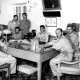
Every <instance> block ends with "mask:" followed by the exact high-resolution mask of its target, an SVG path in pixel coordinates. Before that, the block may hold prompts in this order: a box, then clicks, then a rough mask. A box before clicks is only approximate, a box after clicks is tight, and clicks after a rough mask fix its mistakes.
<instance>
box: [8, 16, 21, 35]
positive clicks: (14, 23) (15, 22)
mask: <svg viewBox="0 0 80 80" xmlns="http://www.w3.org/2000/svg"><path fill="white" fill-rule="evenodd" d="M15 27H20V22H19V21H18V16H17V15H14V16H13V20H12V21H9V23H8V29H9V30H11V32H12V34H13V33H14V32H15Z"/></svg>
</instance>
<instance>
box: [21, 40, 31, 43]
mask: <svg viewBox="0 0 80 80" xmlns="http://www.w3.org/2000/svg"><path fill="white" fill-rule="evenodd" d="M22 43H25V44H30V42H29V41H27V40H22Z"/></svg>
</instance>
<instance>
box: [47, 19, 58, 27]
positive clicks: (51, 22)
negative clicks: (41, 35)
mask: <svg viewBox="0 0 80 80" xmlns="http://www.w3.org/2000/svg"><path fill="white" fill-rule="evenodd" d="M45 25H46V27H57V17H46V18H45Z"/></svg>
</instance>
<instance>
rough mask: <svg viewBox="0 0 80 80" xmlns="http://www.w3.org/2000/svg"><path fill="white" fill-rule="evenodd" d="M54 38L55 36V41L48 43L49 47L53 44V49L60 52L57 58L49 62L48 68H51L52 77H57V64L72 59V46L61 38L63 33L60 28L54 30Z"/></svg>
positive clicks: (64, 38) (65, 39)
mask: <svg viewBox="0 0 80 80" xmlns="http://www.w3.org/2000/svg"><path fill="white" fill-rule="evenodd" d="M56 36H57V40H56V41H53V42H52V43H51V42H50V43H48V44H50V45H52V44H53V46H52V48H53V49H56V50H59V51H60V54H59V55H58V56H56V57H54V58H53V59H51V60H50V67H51V70H52V73H53V75H54V77H55V76H57V75H58V74H57V70H58V66H57V64H58V63H59V62H60V61H62V60H63V61H72V57H73V49H72V46H71V44H70V42H69V40H68V39H67V38H66V37H65V36H63V31H62V29H61V28H58V29H57V30H56ZM55 54H56V53H55ZM60 75H61V74H60Z"/></svg>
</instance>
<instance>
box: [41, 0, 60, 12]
mask: <svg viewBox="0 0 80 80" xmlns="http://www.w3.org/2000/svg"><path fill="white" fill-rule="evenodd" d="M42 4H43V11H53V10H61V0H42Z"/></svg>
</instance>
